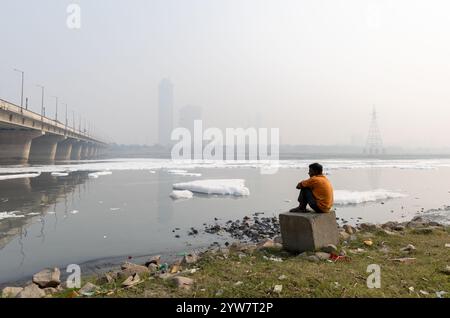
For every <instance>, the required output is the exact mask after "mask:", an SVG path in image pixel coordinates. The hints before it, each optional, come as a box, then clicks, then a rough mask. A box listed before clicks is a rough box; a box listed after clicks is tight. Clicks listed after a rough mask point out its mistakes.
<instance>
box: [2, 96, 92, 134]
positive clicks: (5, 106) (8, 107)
mask: <svg viewBox="0 0 450 318" xmlns="http://www.w3.org/2000/svg"><path fill="white" fill-rule="evenodd" d="M0 109H2V110H5V111H9V112H12V113H15V114H18V115H19V114H20V115H22V116H25V117H27V118H29V119H31V120H33V121H36V122H39V123H42V124H45V125H50V126H53V127H57V128H60V129H63V130H65V131H66V132H69V133H72V134H76V135H80V136H82V137H85V138H89V139H95V138H94V137H93V136H90V135H89V134H88V133H86V132H84V131H81V130H77V129H74V128H73V127H70V126H69V125H68V124H67V125H66V124H63V123H61V122H60V121H57V120H56V119H51V118H48V117H45V116H43V115H41V114H38V113H36V112H33V111H31V110H28V109H25V108H23V107H20V106H17V105H14V104H11V103H10V102H7V101H5V100H3V99H0Z"/></svg>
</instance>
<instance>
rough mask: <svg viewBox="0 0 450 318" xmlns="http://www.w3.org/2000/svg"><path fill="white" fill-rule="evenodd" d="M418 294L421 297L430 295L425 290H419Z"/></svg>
mask: <svg viewBox="0 0 450 318" xmlns="http://www.w3.org/2000/svg"><path fill="white" fill-rule="evenodd" d="M419 293H421V294H422V295H429V294H430V293H429V292H427V291H426V290H419Z"/></svg>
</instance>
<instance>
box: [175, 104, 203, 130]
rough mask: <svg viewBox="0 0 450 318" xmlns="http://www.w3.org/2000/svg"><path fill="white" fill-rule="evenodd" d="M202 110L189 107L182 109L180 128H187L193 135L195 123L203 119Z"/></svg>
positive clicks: (198, 107) (197, 107)
mask: <svg viewBox="0 0 450 318" xmlns="http://www.w3.org/2000/svg"><path fill="white" fill-rule="evenodd" d="M202 111H203V110H202V108H201V107H200V106H193V105H187V106H184V107H183V108H181V109H180V121H179V125H180V127H183V128H187V129H188V130H189V131H190V132H191V134H193V133H194V121H195V120H201V119H202Z"/></svg>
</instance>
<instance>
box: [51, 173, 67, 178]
mask: <svg viewBox="0 0 450 318" xmlns="http://www.w3.org/2000/svg"><path fill="white" fill-rule="evenodd" d="M68 175H69V173H68V172H52V176H54V177H67V176H68Z"/></svg>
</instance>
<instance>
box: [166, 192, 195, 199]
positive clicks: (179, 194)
mask: <svg viewBox="0 0 450 318" xmlns="http://www.w3.org/2000/svg"><path fill="white" fill-rule="evenodd" d="M170 197H171V198H172V199H174V200H179V199H192V198H193V197H194V194H193V193H192V192H191V191H189V190H174V191H172V193H171V194H170Z"/></svg>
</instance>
